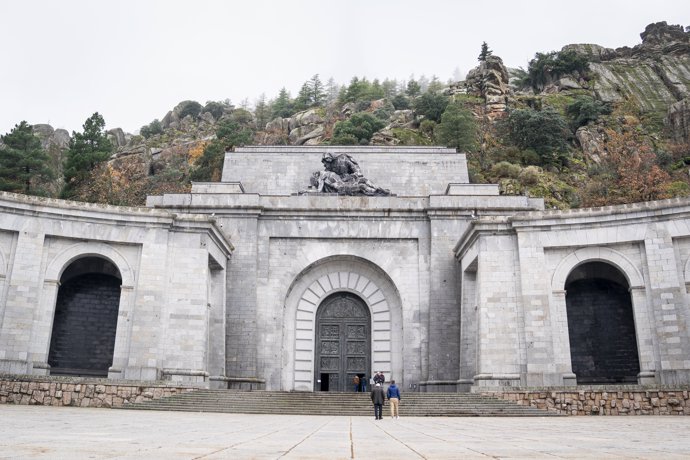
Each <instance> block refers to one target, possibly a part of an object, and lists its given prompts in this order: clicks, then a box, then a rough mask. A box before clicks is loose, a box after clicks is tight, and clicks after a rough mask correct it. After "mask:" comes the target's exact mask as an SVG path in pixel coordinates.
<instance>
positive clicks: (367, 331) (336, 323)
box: [314, 292, 371, 391]
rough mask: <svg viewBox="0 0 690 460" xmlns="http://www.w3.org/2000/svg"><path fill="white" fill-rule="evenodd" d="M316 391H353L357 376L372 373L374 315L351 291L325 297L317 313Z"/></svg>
mask: <svg viewBox="0 0 690 460" xmlns="http://www.w3.org/2000/svg"><path fill="white" fill-rule="evenodd" d="M315 353H316V356H315V360H314V361H315V363H316V370H315V375H316V379H315V380H316V383H315V386H314V389H315V390H316V391H354V386H353V385H352V384H351V382H352V380H353V379H354V377H355V375H359V376H360V378H365V379H368V378H369V377H370V375H371V363H370V359H371V358H370V357H371V315H370V314H369V308H368V307H367V305H366V304H365V303H364V301H363V300H362V299H361V298H359V297H358V296H356V295H355V294H351V293H349V292H337V293H335V294H331V295H330V296H328V297H326V298H325V299H324V301H323V302H322V303H321V305H320V306H319V309H318V310H317V312H316V351H315Z"/></svg>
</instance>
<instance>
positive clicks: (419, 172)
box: [0, 146, 690, 391]
mask: <svg viewBox="0 0 690 460" xmlns="http://www.w3.org/2000/svg"><path fill="white" fill-rule="evenodd" d="M325 153H330V154H332V155H337V154H339V153H348V154H350V155H351V156H352V157H353V158H355V159H356V160H357V162H358V163H359V165H360V167H361V169H362V171H363V174H364V175H365V176H366V178H367V179H369V180H371V182H373V183H374V184H376V185H377V186H380V187H383V188H386V189H389V190H390V192H391V195H390V196H340V195H336V194H325V193H316V192H315V190H314V189H313V188H310V187H309V185H310V181H309V178H310V177H311V175H312V173H313V172H315V171H319V170H321V169H322V167H323V166H322V165H321V158H322V156H323V155H324V154H325ZM689 212H690V200H668V201H661V202H653V203H641V204H636V205H628V206H617V207H607V208H597V209H584V210H574V211H565V212H563V211H545V210H544V205H543V201H542V200H541V199H535V198H528V197H519V196H502V195H499V191H498V187H497V186H495V185H479V184H469V179H468V175H467V166H466V159H465V156H464V155H463V154H459V153H456V152H455V151H454V150H450V149H445V148H439V147H385V148H379V147H328V146H319V147H316V146H303V147H245V148H238V149H235V150H234V151H232V152H228V153H226V159H225V167H224V172H223V178H222V181H221V182H219V183H197V184H193V187H192V193H190V194H180V195H164V196H152V197H149V199H148V202H147V208H141V209H138V208H137V209H130V208H116V207H110V206H99V205H87V204H82V203H73V202H66V201H60V200H45V199H38V198H29V197H23V196H18V195H11V194H2V195H0V217H1V220H0V371H2V372H7V373H12V374H33V375H47V374H57V373H61V372H62V373H65V374H70V373H75V375H83V373H85V372H88V371H89V370H88V369H76V370H75V369H74V368H75V367H77V368H79V367H87V366H88V363H90V362H91V361H89V360H88V359H87V358H85V359H84V360H82V361H78V362H77V364H74V365H70V366H71V367H70V366H66V368H62V369H60V364H59V363H60V362H67V361H65V360H64V355H65V353H68V352H65V351H64V349H62V351H59V350H58V351H54V350H57V349H56V348H55V347H53V348H51V342H52V341H53V339H54V338H55V337H54V336H56V335H57V336H59V337H62V336H61V334H70V333H74V331H72V332H70V331H67V332H61V331H62V329H64V328H65V327H64V326H60V327H57V325H58V324H63V323H58V322H55V321H54V317H55V314H56V313H55V312H56V305H57V303H58V302H57V299H58V297H59V293H60V292H62V291H61V287H63V285H64V286H67V285H68V284H70V283H71V280H72V279H78V280H81V282H82V285H83V284H84V283H83V281H84V280H86V279H89V278H84V276H85V275H86V274H89V273H101V274H103V275H107V276H111V277H112V276H115V277H116V279H118V280H119V282H120V284H121V285H120V297H119V303H118V305H117V310H118V314H117V320H116V324H115V325H114V327H115V330H116V332H115V340H114V350H113V354H112V365H111V366H110V367H109V368H108V369H106V373H107V376H108V378H109V379H110V380H118V381H119V380H122V379H124V380H129V379H134V380H146V381H151V380H161V379H162V380H171V381H174V382H188V383H191V384H194V385H197V386H206V387H209V386H210V387H215V388H257V387H258V388H266V389H272V390H300V391H314V390H324V389H325V388H328V390H329V391H331V390H349V388H339V387H338V388H336V387H327V386H324V385H325V382H324V379H328V378H330V377H329V376H331V374H333V375H335V374H338V375H341V374H342V373H347V372H348V370H347V369H348V368H347V363H348V362H350V361H349V360H352V362H355V361H357V360H360V358H362V357H361V356H358V355H357V353H358V351H357V350H356V349H355V348H356V347H354V348H353V347H351V345H352V343H351V342H349V341H348V340H349V338H351V337H350V336H348V334H351V333H353V331H355V329H356V328H355V327H354V326H352V327H350V326H348V323H347V318H344V319H342V321H340V322H339V323H338V324H340V326H342V328H341V329H338V330H337V332H333V331H336V329H337V328H336V326H335V325H327V326H328V327H327V328H326V329H323V330H320V329H318V328H317V324H319V322H318V321H317V319H318V314H319V307H320V305H321V304H322V302H324V300H326V299H327V298H333V296H339V295H340V296H345V295H348V296H356V297H357V298H359V299H361V300H362V302H363V303H364V304H365V305H366V307H367V308H368V309H369V317H370V318H371V324H370V326H371V327H370V328H367V330H368V331H370V332H368V333H369V336H367V337H366V340H367V341H369V345H370V346H367V347H366V349H367V350H370V351H368V352H367V353H368V354H367V356H366V357H365V358H366V360H365V361H366V362H367V363H368V364H367V366H368V368H367V369H366V372H365V373H369V374H370V375H367V376H366V377H370V376H371V374H373V372H375V371H382V372H384V374H385V375H386V377H387V378H388V379H395V380H396V381H397V382H398V383H399V384H400V385H401V386H402V388H404V389H405V390H406V391H469V390H473V391H505V390H506V389H508V390H509V389H510V388H514V387H520V388H525V387H544V386H548V387H553V386H556V387H563V386H568V387H570V386H572V385H576V384H582V383H591V384H594V383H621V384H623V383H625V384H630V383H637V384H643V385H687V384H688V383H690V360H688V358H687V356H688V355H689V354H690V336H689V335H688V329H687V321H688V316H689V309H690V303H689V298H688V293H687V292H688V290H687V287H688V285H687V283H688V282H690V268H688V267H690V220H689V219H688V216H689V215H690V214H689ZM98 261H106V262H105V263H103V264H100V265H99V263H98ZM75 285H76V286H80V284H78V283H77V284H75ZM63 291H64V289H63ZM599 292H602V293H608V292H615V293H617V294H616V296H617V297H615V298H616V299H618V300H616V302H617V303H616V305H615V308H614V307H612V308H609V309H608V310H606V312H607V313H606V314H599V310H602V311H603V310H604V307H606V308H608V307H607V306H608V304H609V303H610V302H609V301H608V300H606V299H608V298H609V297H606V296H605V295H603V294H602V295H599V294H597V293H599ZM345 293H347V294H345ZM606 295H608V294H606ZM612 298H613V297H612ZM588 299H592V300H588ZM594 300H596V302H597V303H596V305H601V306H602V307H601V308H597V309H593V308H584V307H578V305H585V306H587V305H588V303H593V302H594ZM85 308H86V309H85ZM574 309H575V310H574ZM595 310H596V311H595ZM74 311H78V312H83V311H88V306H86V305H84V304H80V305H79V306H78V308H76V309H75V310H74ZM569 312H570V313H569ZM79 315H84V314H82V313H79V314H77V317H78V316H79ZM69 324H71V323H69ZM78 324H79V325H80V326H79V327H81V326H82V325H85V324H88V321H84V322H83V323H78ZM340 326H339V327H340ZM595 326H596V327H595ZM60 328H62V329H60ZM590 330H591V331H592V333H589V331H590ZM348 331H349V332H348ZM331 333H333V334H335V335H334V336H332V337H331V336H328V334H331ZM573 340H574V341H575V342H573ZM322 341H326V342H328V344H327V345H328V346H327V347H323V346H322V345H323V344H324V343H325V342H322ZM58 342H59V341H58ZM63 342H64V340H63ZM67 342H68V343H71V342H69V340H67ZM60 343H62V342H60ZM94 343H95V342H94ZM99 343H100V342H99ZM609 343H611V344H613V345H611V346H609V347H604V346H603V345H608V344H609ZM571 344H572V345H571ZM99 346H100V345H99ZM318 349H328V350H332V351H333V353H334V355H333V359H325V360H324V359H323V354H322V355H321V358H319V357H318V356H317V350H318ZM362 349H364V348H362ZM604 349H605V350H606V352H604V351H601V350H604ZM60 353H62V354H60ZM104 353H105V352H104ZM573 353H574V354H573ZM56 356H57V357H58V358H60V359H62V360H63V361H60V359H56V358H55V357H56ZM108 358H109V357H108ZM97 361H98V360H97ZM100 361H102V360H100ZM49 362H50V363H54V364H55V363H57V364H56V365H55V366H51V365H50V364H49ZM358 362H362V361H361V360H360V361H358ZM333 363H340V364H338V365H340V366H341V367H339V368H337V369H331V368H329V367H328V366H331V365H333ZM612 369H615V371H614V370H612ZM576 370H577V372H575V371H576ZM94 372H96V371H94ZM101 372H103V371H102V370H101ZM578 372H579V373H580V375H578ZM80 373H82V374H80ZM341 377H343V375H341ZM340 381H341V382H342V381H346V380H343V378H341V379H340ZM329 382H330V383H329V385H335V383H334V382H336V380H335V379H331V380H329Z"/></svg>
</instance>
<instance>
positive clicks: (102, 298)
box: [48, 257, 122, 377]
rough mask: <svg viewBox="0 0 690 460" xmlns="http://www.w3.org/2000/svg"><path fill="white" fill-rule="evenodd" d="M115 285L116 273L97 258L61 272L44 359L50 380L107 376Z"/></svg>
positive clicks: (118, 282)
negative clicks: (66, 377)
mask: <svg viewBox="0 0 690 460" xmlns="http://www.w3.org/2000/svg"><path fill="white" fill-rule="evenodd" d="M121 284H122V281H121V276H120V272H119V271H118V269H117V267H115V265H114V264H113V263H111V262H110V261H108V260H105V259H102V258H99V257H84V258H82V259H78V260H76V261H74V262H72V263H71V264H70V265H69V266H68V267H67V269H66V270H65V271H64V273H63V274H62V276H61V277H60V288H59V290H58V295H57V302H56V305H55V318H54V319H53V331H52V335H51V339H50V351H49V353H48V364H49V365H50V373H51V374H52V375H81V376H98V377H107V376H108V369H109V368H110V366H112V363H113V350H114V348H115V332H116V328H117V313H118V307H119V304H120V285H121Z"/></svg>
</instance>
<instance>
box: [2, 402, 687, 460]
mask: <svg viewBox="0 0 690 460" xmlns="http://www.w3.org/2000/svg"><path fill="white" fill-rule="evenodd" d="M688 432H690V417H673V416H665V417H653V416H647V417H562V418H557V419H554V418H536V417H530V418H510V417H498V418H477V417H463V418H446V417H444V418H440V417H439V418H435V417H408V418H405V417H403V418H400V419H398V420H392V419H384V420H380V421H376V420H374V419H373V417H371V418H368V417H346V416H342V417H331V416H304V415H242V414H214V413H190V412H155V411H151V412H148V411H129V410H117V411H115V410H108V409H80V408H71V407H44V406H6V405H5V406H0V458H1V459H26V458H45V459H143V458H146V459H230V458H231V459H282V458H286V459H353V458H366V459H370V458H376V459H377V460H385V459H396V460H397V459H458V458H462V459H552V460H553V459H583V458H584V459H588V458H591V459H633V458H634V459H640V458H642V459H648V458H651V459H653V458H659V459H662V458H663V459H688V458H690V437H688V436H687V433H688Z"/></svg>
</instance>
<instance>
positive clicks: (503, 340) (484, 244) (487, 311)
mask: <svg viewBox="0 0 690 460" xmlns="http://www.w3.org/2000/svg"><path fill="white" fill-rule="evenodd" d="M514 246H515V236H514V235H510V234H507V233H504V234H499V235H483V236H482V237H481V240H480V246H479V251H478V253H479V258H478V276H477V295H478V302H477V304H478V315H477V320H476V321H477V324H478V330H479V333H478V347H477V350H478V356H477V369H478V373H477V374H476V375H475V376H474V383H475V386H478V387H501V386H516V385H520V372H521V366H520V362H521V354H522V352H521V348H522V346H521V337H520V336H521V320H520V314H519V303H518V302H519V291H518V286H519V280H518V271H517V268H518V267H517V259H516V253H515V247H514Z"/></svg>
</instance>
